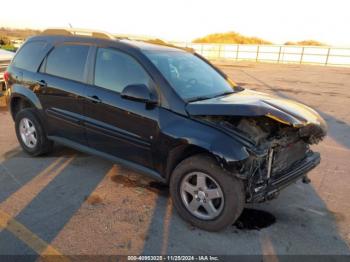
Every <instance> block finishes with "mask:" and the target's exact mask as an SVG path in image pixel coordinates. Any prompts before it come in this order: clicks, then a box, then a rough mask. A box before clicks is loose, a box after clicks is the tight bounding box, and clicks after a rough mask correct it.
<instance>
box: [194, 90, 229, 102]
mask: <svg viewBox="0 0 350 262" xmlns="http://www.w3.org/2000/svg"><path fill="white" fill-rule="evenodd" d="M233 93H234V91H228V92H224V93H220V94H217V95H213V96H197V97H193V98H190V99H188V100H187V102H194V101H200V100H207V99H211V98H215V97H220V96H226V95H230V94H233Z"/></svg>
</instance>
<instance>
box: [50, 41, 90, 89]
mask: <svg viewBox="0 0 350 262" xmlns="http://www.w3.org/2000/svg"><path fill="white" fill-rule="evenodd" d="M88 52H89V46H87V45H73V44H65V45H60V46H57V47H55V48H54V49H53V50H52V51H51V52H50V54H49V55H48V57H47V61H46V69H45V72H46V73H47V74H50V75H54V76H59V77H62V78H66V79H70V80H75V81H79V82H84V80H85V79H84V72H85V63H86V59H87V56H88Z"/></svg>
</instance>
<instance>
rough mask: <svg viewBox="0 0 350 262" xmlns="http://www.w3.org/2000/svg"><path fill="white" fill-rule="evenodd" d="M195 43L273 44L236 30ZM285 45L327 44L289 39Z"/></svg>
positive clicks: (211, 35) (213, 35)
mask: <svg viewBox="0 0 350 262" xmlns="http://www.w3.org/2000/svg"><path fill="white" fill-rule="evenodd" d="M192 42H193V43H218V44H265V45H270V44H273V43H271V42H269V41H267V40H264V39H261V38H258V37H248V36H244V35H241V34H239V33H236V32H227V33H217V34H209V35H206V36H204V37H200V38H197V39H194V40H193V41H192ZM284 44H285V45H308V46H325V45H326V44H324V43H321V42H318V41H316V40H304V41H300V42H291V41H288V42H286V43H284Z"/></svg>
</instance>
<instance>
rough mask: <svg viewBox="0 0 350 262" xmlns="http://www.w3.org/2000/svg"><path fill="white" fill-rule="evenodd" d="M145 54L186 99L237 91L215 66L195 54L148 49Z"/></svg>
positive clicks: (203, 97) (209, 96)
mask: <svg viewBox="0 0 350 262" xmlns="http://www.w3.org/2000/svg"><path fill="white" fill-rule="evenodd" d="M145 55H146V56H147V57H148V58H149V59H150V60H151V61H152V63H153V64H154V65H155V66H156V67H157V68H158V70H159V71H160V72H161V73H162V74H163V76H164V77H165V78H166V80H167V81H168V82H169V83H170V85H171V86H172V87H173V88H174V89H175V91H176V92H177V93H178V94H179V96H180V97H181V98H182V99H184V100H186V101H195V100H203V99H208V98H212V97H216V96H221V95H225V94H228V93H232V92H233V91H234V89H233V86H232V85H231V84H230V83H229V82H228V81H227V80H226V79H225V78H224V77H223V76H222V75H220V74H219V73H218V72H217V71H216V70H215V69H214V68H212V67H211V66H210V65H209V64H207V63H206V62H205V61H203V60H202V59H200V58H199V57H197V56H195V55H194V54H191V53H187V52H181V51H178V52H177V51H146V52H145Z"/></svg>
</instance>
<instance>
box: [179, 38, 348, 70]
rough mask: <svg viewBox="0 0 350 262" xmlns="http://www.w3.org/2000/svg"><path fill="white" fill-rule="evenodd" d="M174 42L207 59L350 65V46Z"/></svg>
mask: <svg viewBox="0 0 350 262" xmlns="http://www.w3.org/2000/svg"><path fill="white" fill-rule="evenodd" d="M173 44H175V45H177V46H182V47H190V48H193V49H194V50H195V51H196V52H197V53H199V54H201V55H203V56H204V57H206V58H208V59H212V60H215V59H220V60H235V61H238V60H250V61H256V62H273V63H298V64H318V65H329V66H345V67H350V48H343V47H323V46H291V45H243V44H242V45H241V44H195V43H179V42H174V43H173Z"/></svg>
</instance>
